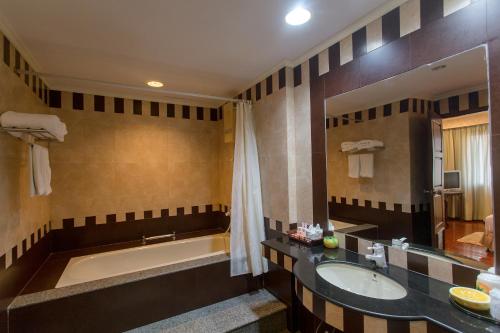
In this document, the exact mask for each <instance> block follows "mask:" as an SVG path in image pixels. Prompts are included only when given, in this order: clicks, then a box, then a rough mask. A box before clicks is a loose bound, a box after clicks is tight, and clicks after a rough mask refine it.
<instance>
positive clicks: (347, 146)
mask: <svg viewBox="0 0 500 333" xmlns="http://www.w3.org/2000/svg"><path fill="white" fill-rule="evenodd" d="M340 149H341V150H342V151H343V152H347V151H351V150H355V149H356V142H351V141H346V142H342V143H341V144H340Z"/></svg>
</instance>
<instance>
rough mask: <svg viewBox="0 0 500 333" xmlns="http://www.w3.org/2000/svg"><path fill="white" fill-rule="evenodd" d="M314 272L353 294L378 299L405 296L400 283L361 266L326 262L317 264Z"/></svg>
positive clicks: (404, 290)
mask: <svg viewBox="0 0 500 333" xmlns="http://www.w3.org/2000/svg"><path fill="white" fill-rule="evenodd" d="M316 272H318V274H319V276H321V277H322V278H323V279H325V280H326V281H328V282H329V283H331V284H333V285H334V286H336V287H338V288H341V289H344V290H346V291H349V292H351V293H354V294H358V295H362V296H366V297H371V298H378V299H400V298H403V297H405V296H406V289H405V288H404V287H403V286H402V285H400V284H399V283H397V282H396V281H394V280H392V279H389V278H388V277H385V276H384V275H380V274H378V273H377V272H374V271H372V270H369V269H366V268H363V267H359V266H354V265H349V264H344V263H327V264H322V265H318V266H317V267H316Z"/></svg>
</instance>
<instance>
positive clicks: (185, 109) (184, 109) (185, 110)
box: [182, 105, 191, 119]
mask: <svg viewBox="0 0 500 333" xmlns="http://www.w3.org/2000/svg"><path fill="white" fill-rule="evenodd" d="M182 118H183V119H190V118H191V111H190V108H189V105H183V106H182Z"/></svg>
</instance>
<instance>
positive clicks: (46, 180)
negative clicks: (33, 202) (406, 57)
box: [30, 144, 52, 195]
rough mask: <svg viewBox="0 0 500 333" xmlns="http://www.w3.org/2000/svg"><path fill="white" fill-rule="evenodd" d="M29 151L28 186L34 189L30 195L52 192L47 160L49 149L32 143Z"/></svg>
mask: <svg viewBox="0 0 500 333" xmlns="http://www.w3.org/2000/svg"><path fill="white" fill-rule="evenodd" d="M30 151H31V154H30V155H31V156H30V160H31V166H30V167H31V172H30V173H31V177H32V178H31V179H30V188H31V189H33V188H34V191H31V192H32V195H49V194H50V193H52V188H51V186H50V181H51V175H52V173H51V169H50V162H49V150H48V149H47V148H45V147H42V146H40V145H35V144H34V145H32V146H31V147H30Z"/></svg>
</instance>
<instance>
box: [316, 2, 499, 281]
mask: <svg viewBox="0 0 500 333" xmlns="http://www.w3.org/2000/svg"><path fill="white" fill-rule="evenodd" d="M497 2H498V1H497ZM487 6H488V8H486V7H487ZM494 17H500V5H498V3H497V4H495V0H480V1H477V2H474V3H472V4H470V5H469V6H467V7H466V8H463V9H461V10H460V11H459V12H458V13H455V14H453V15H449V16H446V17H443V18H440V19H438V20H436V21H433V22H431V23H428V24H426V25H424V26H422V27H421V29H419V30H416V31H414V32H412V33H410V34H408V35H405V36H403V37H400V38H398V39H396V40H394V41H392V42H390V43H387V44H385V45H383V46H381V47H379V48H378V49H376V50H373V51H371V52H369V53H366V52H365V53H364V54H361V55H358V56H357V57H356V56H355V57H354V59H353V60H352V61H350V62H348V63H346V64H343V65H339V64H340V59H339V58H340V44H339V43H336V44H334V45H332V46H331V47H330V49H329V56H330V58H331V59H330V61H329V63H330V64H331V65H330V70H329V71H328V72H327V73H325V74H323V75H321V76H320V75H319V55H315V56H313V57H312V58H310V59H309V80H310V85H309V90H310V107H311V111H310V112H311V162H312V188H313V198H312V199H313V221H314V223H320V224H321V225H322V227H323V228H327V223H328V194H327V169H326V167H327V165H326V163H327V162H326V122H325V115H326V114H325V111H326V106H325V104H326V102H325V100H326V99H327V98H330V97H333V96H336V95H340V94H342V93H346V92H349V91H352V90H355V89H358V88H361V87H364V86H367V85H370V84H372V83H376V82H378V81H381V80H384V79H387V78H390V77H392V76H395V75H398V74H401V73H405V72H408V71H410V70H412V69H415V68H418V67H420V66H423V65H425V64H429V63H433V62H435V61H438V60H441V59H444V58H448V57H451V56H453V55H456V54H458V53H461V52H465V51H468V50H470V49H473V48H476V47H478V46H482V45H484V46H485V47H486V52H487V55H488V59H487V62H488V78H489V83H488V90H489V105H490V124H491V125H490V133H491V134H490V135H491V139H492V140H491V145H492V155H491V163H492V165H491V169H492V185H493V186H492V190H493V214H494V217H496V214H495V212H497V211H500V176H498V177H497V176H496V175H500V22H498V20H495V19H493V18H494ZM332 58H333V59H332ZM332 64H335V66H332ZM494 226H495V240H497V239H499V240H500V219H496V218H494ZM497 236H499V237H497ZM499 251H500V241H495V259H494V262H495V267H496V273H497V274H499V273H500V255H498V254H499Z"/></svg>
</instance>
